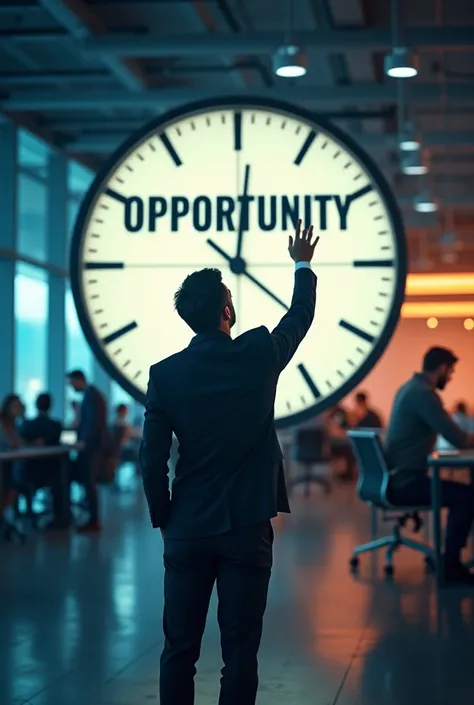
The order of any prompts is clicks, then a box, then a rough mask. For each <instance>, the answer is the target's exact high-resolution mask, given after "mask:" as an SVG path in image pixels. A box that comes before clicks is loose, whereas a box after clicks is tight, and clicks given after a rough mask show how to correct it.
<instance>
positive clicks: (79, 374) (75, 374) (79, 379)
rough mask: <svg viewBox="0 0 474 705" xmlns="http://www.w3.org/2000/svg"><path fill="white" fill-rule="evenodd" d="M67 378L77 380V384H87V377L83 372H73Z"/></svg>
mask: <svg viewBox="0 0 474 705" xmlns="http://www.w3.org/2000/svg"><path fill="white" fill-rule="evenodd" d="M66 377H67V378H68V379H75V380H76V381H77V382H85V381H86V376H85V374H84V372H83V371H82V370H71V372H68V373H67V375H66Z"/></svg>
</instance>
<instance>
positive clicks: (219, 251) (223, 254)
mask: <svg viewBox="0 0 474 705" xmlns="http://www.w3.org/2000/svg"><path fill="white" fill-rule="evenodd" d="M206 242H207V244H208V245H209V246H210V247H212V249H213V250H215V251H216V252H218V253H219V254H220V256H221V257H223V258H224V259H226V260H227V261H228V262H229V263H232V260H233V259H234V258H233V257H231V256H230V255H228V254H227V252H224V250H223V249H222V248H221V247H219V245H218V244H217V243H215V242H214V240H207V241H206Z"/></svg>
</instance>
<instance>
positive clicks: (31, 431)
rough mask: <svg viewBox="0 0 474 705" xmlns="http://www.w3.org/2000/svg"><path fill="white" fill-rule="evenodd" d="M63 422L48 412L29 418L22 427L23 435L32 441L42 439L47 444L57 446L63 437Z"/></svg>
mask: <svg viewBox="0 0 474 705" xmlns="http://www.w3.org/2000/svg"><path fill="white" fill-rule="evenodd" d="M61 431H62V423H61V422H60V421H57V420H56V419H52V418H51V417H50V416H48V415H47V414H39V416H37V417H36V418H35V419H27V420H26V421H24V423H23V425H22V427H21V437H22V438H23V439H24V440H25V441H28V442H30V443H34V442H35V441H38V440H41V441H42V442H43V444H44V445H45V446H57V445H59V441H60V438H61Z"/></svg>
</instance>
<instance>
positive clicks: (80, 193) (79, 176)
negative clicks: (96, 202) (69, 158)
mask: <svg viewBox="0 0 474 705" xmlns="http://www.w3.org/2000/svg"><path fill="white" fill-rule="evenodd" d="M93 178H94V174H93V172H92V171H90V170H89V169H86V167H85V166H82V164H78V163H77V162H69V163H68V192H69V199H68V205H67V219H68V243H70V242H71V238H72V235H73V232H74V226H75V224H76V218H77V214H78V213H79V208H80V207H81V203H82V199H83V197H84V195H85V193H86V191H87V190H88V188H89V186H90V185H91V183H92V180H93Z"/></svg>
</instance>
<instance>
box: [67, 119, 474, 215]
mask: <svg viewBox="0 0 474 705" xmlns="http://www.w3.org/2000/svg"><path fill="white" fill-rule="evenodd" d="M113 129H114V121H111V123H110V130H113ZM110 130H104V131H103V132H101V131H98V132H95V133H94V132H92V133H90V134H88V135H82V136H80V137H78V138H76V139H71V140H65V141H64V145H65V146H66V147H67V148H68V149H69V150H72V151H74V152H76V151H77V152H96V153H98V154H109V153H110V152H112V151H113V150H114V149H116V148H117V147H118V146H119V145H120V143H121V142H123V141H124V140H125V139H127V137H128V136H129V135H130V131H128V130H127V131H124V132H123V133H122V134H120V133H119V132H118V131H116V132H115V134H114V133H113V132H112V133H111V132H110ZM351 136H352V138H353V139H354V140H355V141H356V142H358V143H359V144H362V145H363V146H364V147H365V148H367V149H397V136H396V135H394V134H384V133H376V132H366V133H360V134H354V133H352V135H351ZM456 145H457V146H460V147H466V146H471V147H473V148H474V131H472V132H426V133H424V134H423V146H424V147H445V146H456ZM473 157H474V152H473ZM473 204H474V201H473Z"/></svg>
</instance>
